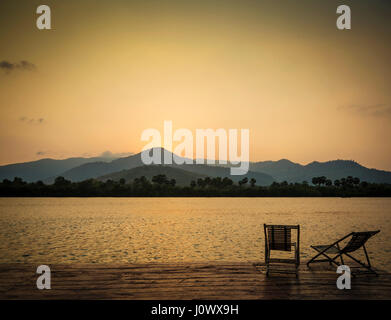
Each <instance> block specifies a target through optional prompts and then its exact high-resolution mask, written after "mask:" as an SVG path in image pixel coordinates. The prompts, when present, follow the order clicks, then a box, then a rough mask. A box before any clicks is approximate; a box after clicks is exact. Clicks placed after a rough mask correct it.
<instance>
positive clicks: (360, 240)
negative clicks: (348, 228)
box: [307, 230, 380, 275]
mask: <svg viewBox="0 0 391 320" xmlns="http://www.w3.org/2000/svg"><path fill="white" fill-rule="evenodd" d="M379 232H380V230H376V231H365V232H351V233H349V234H348V235H346V236H344V237H342V238H341V239H339V240H338V241H335V242H334V243H332V244H328V245H318V246H311V248H313V249H314V250H316V251H317V252H318V254H317V255H316V256H314V257H313V258H312V259H311V260H310V261H308V262H307V266H309V265H310V264H311V263H315V262H329V263H330V265H331V264H335V265H336V266H339V265H340V264H339V263H338V262H337V261H336V259H338V258H340V260H341V263H342V264H345V263H344V260H343V255H345V256H347V257H349V258H351V259H352V260H354V261H356V262H357V263H358V264H359V265H360V266H362V267H364V268H365V269H367V270H368V271H367V272H366V273H373V274H376V275H377V273H376V271H374V270H373V269H372V266H371V262H370V260H369V256H368V253H367V249H366V248H365V243H366V242H367V241H368V239H369V238H371V237H373V236H374V235H375V234H377V233H379ZM349 237H351V239H350V240H349V242H348V243H347V244H346V245H345V247H343V249H341V248H340V245H339V243H340V242H341V241H343V240H346V239H347V238H349ZM361 247H362V248H363V250H364V253H365V257H366V259H367V264H365V263H364V262H361V261H360V260H358V259H357V258H355V257H353V256H352V255H351V253H353V252H355V251H357V250H358V249H360V248H361ZM327 254H335V256H334V257H330V256H328V255H327ZM320 256H324V257H326V259H318V258H319V257H320Z"/></svg>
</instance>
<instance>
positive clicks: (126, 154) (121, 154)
mask: <svg viewBox="0 0 391 320" xmlns="http://www.w3.org/2000/svg"><path fill="white" fill-rule="evenodd" d="M133 154H134V153H132V152H119V153H113V152H111V151H108V150H107V151H104V152H102V153H101V154H100V157H102V158H122V157H129V156H131V155H133Z"/></svg>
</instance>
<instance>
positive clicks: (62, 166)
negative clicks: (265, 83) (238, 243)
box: [0, 148, 391, 186]
mask: <svg viewBox="0 0 391 320" xmlns="http://www.w3.org/2000/svg"><path fill="white" fill-rule="evenodd" d="M157 149H160V151H161V157H162V158H163V157H164V155H166V156H173V157H176V158H177V159H183V158H181V157H179V156H177V155H175V154H173V153H171V152H170V151H167V150H165V149H163V148H157ZM151 150H152V149H151ZM155 150H156V149H155ZM144 166H145V165H144V163H143V162H142V160H141V153H138V154H135V155H131V156H128V157H123V158H115V159H110V158H103V157H95V158H69V159H64V160H54V159H42V160H38V161H31V162H25V163H16V164H10V165H5V166H0V180H3V179H10V180H12V179H13V178H14V177H21V178H22V179H23V180H25V181H28V182H32V181H37V180H43V181H44V182H45V183H52V182H53V181H54V179H55V178H56V177H57V176H63V177H64V178H66V179H68V180H71V181H74V182H77V181H82V180H85V179H90V178H98V177H102V176H106V175H110V174H114V173H119V172H121V171H123V170H130V169H134V168H140V167H144ZM166 167H167V166H161V167H160V169H157V168H153V169H151V170H152V171H153V170H157V171H159V170H160V171H161V170H170V169H167V168H166ZM168 167H173V168H178V169H181V170H184V171H188V172H190V173H192V174H193V175H194V176H197V175H200V176H209V177H222V178H224V177H229V178H230V179H232V180H233V181H235V182H237V181H239V180H241V179H243V178H244V177H247V178H248V179H251V178H254V179H256V180H257V185H262V186H266V185H270V184H271V183H273V181H278V182H281V181H288V182H302V181H308V182H311V180H312V178H313V177H318V176H325V177H327V178H329V179H331V180H335V179H341V178H344V177H347V176H353V177H358V178H360V179H361V180H362V181H367V182H372V183H391V172H389V171H383V170H376V169H369V168H366V167H364V166H362V165H360V164H358V163H357V162H355V161H348V160H334V161H327V162H312V163H309V164H307V165H301V164H298V163H294V162H292V161H289V160H287V159H281V160H279V161H262V162H251V163H250V171H249V172H248V173H247V174H246V175H243V176H232V175H231V174H230V169H229V167H228V166H227V165H224V166H219V165H201V164H183V165H177V164H175V161H173V164H172V165H169V166H168ZM158 168H159V167H158ZM162 168H164V169H162ZM140 170H144V171H145V170H146V169H145V168H144V169H140ZM157 171H156V174H159V173H161V172H157ZM134 172H137V171H134ZM172 172H173V171H172ZM176 173H178V172H176ZM132 174H133V172H132ZM156 174H155V175H156ZM141 175H142V174H141ZM183 175H184V174H183V172H182V175H181V176H183ZM186 181H187V180H186Z"/></svg>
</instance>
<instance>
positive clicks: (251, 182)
mask: <svg viewBox="0 0 391 320" xmlns="http://www.w3.org/2000/svg"><path fill="white" fill-rule="evenodd" d="M256 183H257V180H255V179H254V178H251V180H250V185H251V187H252V188H254V187H255V184H256Z"/></svg>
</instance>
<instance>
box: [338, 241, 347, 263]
mask: <svg viewBox="0 0 391 320" xmlns="http://www.w3.org/2000/svg"><path fill="white" fill-rule="evenodd" d="M337 248H338V250H339V251H340V252H341V248H340V247H339V244H338V243H337ZM340 259H341V263H342V264H343V265H344V264H345V262H344V261H343V257H342V254H341V255H340Z"/></svg>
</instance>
